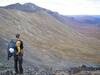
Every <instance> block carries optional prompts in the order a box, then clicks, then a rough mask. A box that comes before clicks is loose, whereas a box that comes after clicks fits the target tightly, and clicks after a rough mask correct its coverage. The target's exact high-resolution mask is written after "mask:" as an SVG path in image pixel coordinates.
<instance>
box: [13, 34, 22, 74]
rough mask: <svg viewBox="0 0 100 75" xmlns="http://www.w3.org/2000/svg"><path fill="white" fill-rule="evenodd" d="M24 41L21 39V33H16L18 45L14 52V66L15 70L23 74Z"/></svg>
mask: <svg viewBox="0 0 100 75" xmlns="http://www.w3.org/2000/svg"><path fill="white" fill-rule="evenodd" d="M22 63H23V41H22V40H20V34H16V47H15V54H14V67H15V72H16V73H20V74H23V67H22Z"/></svg>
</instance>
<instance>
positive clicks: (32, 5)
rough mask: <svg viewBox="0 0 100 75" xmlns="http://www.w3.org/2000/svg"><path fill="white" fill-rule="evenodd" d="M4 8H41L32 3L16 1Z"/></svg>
mask: <svg viewBox="0 0 100 75" xmlns="http://www.w3.org/2000/svg"><path fill="white" fill-rule="evenodd" d="M4 8H7V9H17V10H21V11H27V12H34V11H37V10H40V9H42V8H40V7H38V6H37V5H35V4H33V3H25V4H20V3H16V4H12V5H8V6H6V7H4Z"/></svg>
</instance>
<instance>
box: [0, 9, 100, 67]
mask: <svg viewBox="0 0 100 75" xmlns="http://www.w3.org/2000/svg"><path fill="white" fill-rule="evenodd" d="M16 33H20V34H21V38H22V39H23V41H24V47H25V48H24V50H25V54H24V60H25V62H27V63H30V64H33V63H36V64H39V65H48V66H53V67H55V68H56V67H59V68H61V67H65V66H67V67H69V66H73V65H80V64H82V63H84V64H98V63H100V60H99V57H100V54H99V53H100V50H99V49H100V46H99V45H100V41H99V40H97V39H94V38H88V37H85V36H83V35H82V34H80V33H78V32H76V31H74V30H73V29H71V28H70V27H68V26H67V25H64V24H62V23H61V22H59V21H58V20H56V19H55V18H54V17H52V16H51V15H50V14H48V13H47V12H45V11H44V10H40V11H37V12H23V11H18V10H15V9H5V8H0V39H1V40H4V41H2V43H4V45H5V46H7V42H8V41H9V40H10V39H12V38H15V34H16ZM2 43H1V42H0V44H2ZM0 48H1V49H0V51H5V50H6V48H5V47H3V46H2V45H0ZM2 54H3V55H6V54H5V52H3V53H2ZM0 56H1V57H3V56H2V55H1V54H0Z"/></svg>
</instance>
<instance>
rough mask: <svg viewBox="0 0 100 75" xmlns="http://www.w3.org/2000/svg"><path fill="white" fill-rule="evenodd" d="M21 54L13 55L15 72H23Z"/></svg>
mask: <svg viewBox="0 0 100 75" xmlns="http://www.w3.org/2000/svg"><path fill="white" fill-rule="evenodd" d="M22 63H23V55H21V54H20V55H15V56H14V68H15V72H16V73H23V67H22Z"/></svg>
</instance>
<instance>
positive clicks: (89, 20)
mask: <svg viewBox="0 0 100 75" xmlns="http://www.w3.org/2000/svg"><path fill="white" fill-rule="evenodd" d="M72 17H73V18H74V19H75V20H76V21H78V22H80V23H85V24H99V25H100V15H93V16H92V15H91V16H88V15H80V16H72Z"/></svg>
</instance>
